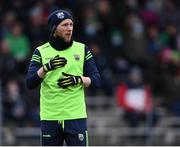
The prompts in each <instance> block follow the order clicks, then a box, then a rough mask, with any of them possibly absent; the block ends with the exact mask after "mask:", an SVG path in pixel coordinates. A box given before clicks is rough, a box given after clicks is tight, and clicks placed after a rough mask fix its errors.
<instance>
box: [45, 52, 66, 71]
mask: <svg viewBox="0 0 180 147" xmlns="http://www.w3.org/2000/svg"><path fill="white" fill-rule="evenodd" d="M66 64H67V60H66V58H64V57H59V55H57V56H55V57H54V58H53V59H51V60H50V61H49V62H48V63H46V64H44V65H43V70H44V72H48V71H52V70H54V69H57V68H60V67H64V66H65V65H66Z"/></svg>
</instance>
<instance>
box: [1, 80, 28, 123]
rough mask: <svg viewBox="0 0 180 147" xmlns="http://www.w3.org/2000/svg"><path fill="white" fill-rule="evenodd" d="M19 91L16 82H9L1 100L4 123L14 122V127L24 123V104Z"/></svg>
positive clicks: (25, 113)
mask: <svg viewBox="0 0 180 147" xmlns="http://www.w3.org/2000/svg"><path fill="white" fill-rule="evenodd" d="M20 92H21V90H20V87H19V85H18V82H17V81H16V80H9V81H8V82H7V85H6V94H5V95H4V98H3V107H4V110H3V112H4V115H3V117H4V118H5V122H8V121H10V120H12V121H14V123H15V124H16V125H23V124H24V122H25V121H26V115H27V112H26V102H25V101H24V100H23V99H22V97H21V93H20Z"/></svg>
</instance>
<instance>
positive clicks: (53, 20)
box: [48, 10, 73, 32]
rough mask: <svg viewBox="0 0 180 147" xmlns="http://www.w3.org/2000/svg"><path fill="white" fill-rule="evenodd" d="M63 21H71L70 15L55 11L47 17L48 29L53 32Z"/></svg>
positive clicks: (65, 12)
mask: <svg viewBox="0 0 180 147" xmlns="http://www.w3.org/2000/svg"><path fill="white" fill-rule="evenodd" d="M65 19H71V20H73V17H72V15H71V14H70V13H69V12H68V11H65V10H56V11H54V12H52V13H51V14H50V15H49V16H48V27H49V29H50V31H51V32H53V31H54V30H55V29H56V27H57V26H58V25H59V24H60V23H61V22H62V21H63V20H65Z"/></svg>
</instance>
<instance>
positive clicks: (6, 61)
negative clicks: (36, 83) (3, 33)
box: [0, 39, 18, 90]
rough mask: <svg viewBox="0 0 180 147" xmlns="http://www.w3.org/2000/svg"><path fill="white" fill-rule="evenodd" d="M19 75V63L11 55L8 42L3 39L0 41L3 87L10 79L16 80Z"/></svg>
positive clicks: (0, 71) (0, 75)
mask: <svg viewBox="0 0 180 147" xmlns="http://www.w3.org/2000/svg"><path fill="white" fill-rule="evenodd" d="M17 75H18V65H17V61H16V60H15V58H14V57H13V56H12V55H11V54H10V51H9V44H8V42H7V41H6V40H5V39H2V40H1V41H0V77H1V80H2V85H5V84H6V83H7V81H8V80H9V78H16V77H17ZM3 90H4V89H3Z"/></svg>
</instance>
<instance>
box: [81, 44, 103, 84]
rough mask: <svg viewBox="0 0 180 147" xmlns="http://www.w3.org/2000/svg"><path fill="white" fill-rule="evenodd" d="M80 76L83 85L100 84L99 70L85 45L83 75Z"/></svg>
mask: <svg viewBox="0 0 180 147" xmlns="http://www.w3.org/2000/svg"><path fill="white" fill-rule="evenodd" d="M81 78H82V81H83V85H84V86H85V87H89V86H90V87H100V85H101V82H100V74H99V71H98V69H97V66H96V63H95V61H94V58H93V55H92V53H91V52H90V50H89V49H88V47H87V46H85V62H84V75H83V76H82V77H81Z"/></svg>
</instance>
